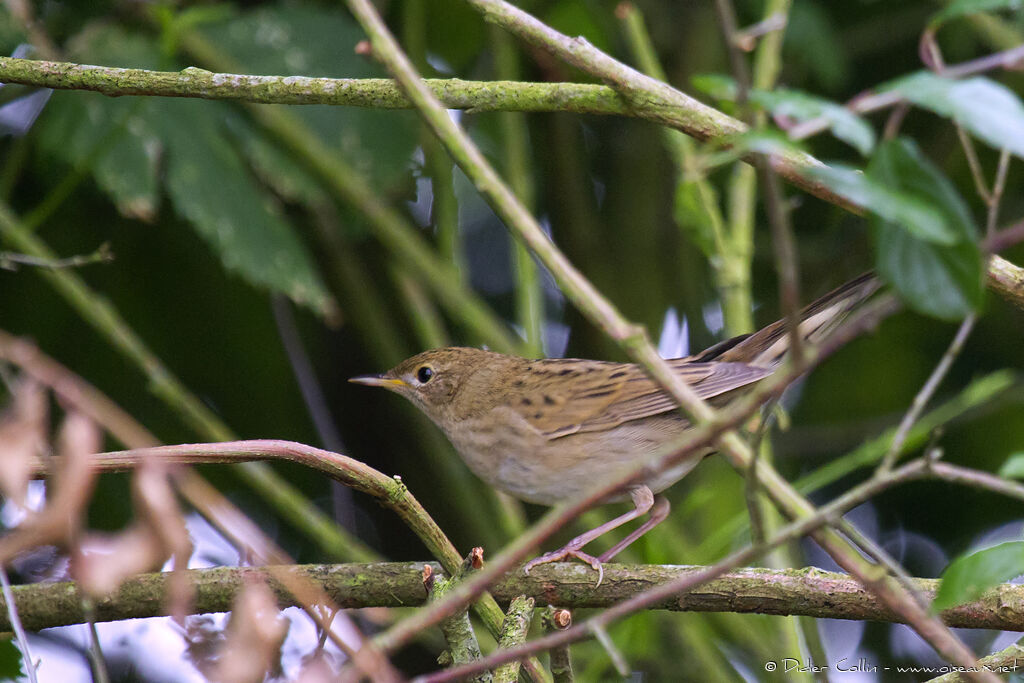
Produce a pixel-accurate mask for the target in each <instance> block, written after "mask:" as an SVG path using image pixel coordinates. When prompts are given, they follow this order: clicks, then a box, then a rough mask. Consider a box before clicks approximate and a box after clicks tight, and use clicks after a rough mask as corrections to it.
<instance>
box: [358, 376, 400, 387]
mask: <svg viewBox="0 0 1024 683" xmlns="http://www.w3.org/2000/svg"><path fill="white" fill-rule="evenodd" d="M349 382H352V383H353V384H365V385H366V386H368V387H384V388H385V389H388V388H392V387H395V388H397V387H407V386H409V385H408V384H406V383H405V382H403V381H402V380H400V379H398V378H396V377H388V376H387V375H359V376H358V377H352V378H350V379H349Z"/></svg>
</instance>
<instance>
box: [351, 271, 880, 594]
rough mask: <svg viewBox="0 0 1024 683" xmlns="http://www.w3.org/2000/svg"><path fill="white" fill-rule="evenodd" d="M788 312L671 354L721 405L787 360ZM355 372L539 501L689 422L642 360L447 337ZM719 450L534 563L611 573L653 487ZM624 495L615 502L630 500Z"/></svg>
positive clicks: (473, 465)
mask: <svg viewBox="0 0 1024 683" xmlns="http://www.w3.org/2000/svg"><path fill="white" fill-rule="evenodd" d="M878 286H879V285H878V281H877V280H876V279H875V277H874V276H873V275H871V274H870V273H869V274H865V275H862V276H860V277H859V278H857V279H855V280H852V281H850V282H848V283H846V284H845V285H843V286H841V287H839V288H838V289H835V290H833V291H832V292H830V293H828V294H826V295H825V296H823V297H821V298H820V299H818V300H817V301H815V302H813V303H812V304H810V305H809V306H807V307H806V308H804V309H803V310H802V311H801V312H800V326H799V330H800V337H801V338H802V339H803V340H804V341H807V342H815V341H818V340H819V339H821V338H823V337H825V336H826V335H827V334H828V333H829V332H831V331H832V330H833V329H835V327H836V326H838V324H839V323H840V322H841V321H842V320H843V319H844V318H845V317H846V315H847V314H848V313H849V312H850V311H851V310H852V309H853V308H854V307H855V306H857V305H858V304H859V303H861V302H862V301H863V300H864V299H866V298H867V297H868V296H870V295H871V294H872V293H873V292H874V291H875V290H876V289H877V288H878ZM789 342H790V336H789V333H788V331H787V328H786V323H785V321H782V320H780V321H778V322H775V323H773V324H771V325H769V326H768V327H765V328H764V329H762V330H760V331H758V332H755V333H753V334H749V335H743V336H739V337H735V338H733V339H729V340H727V341H724V342H721V343H719V344H716V345H715V346H712V347H711V348H709V349H707V350H705V351H702V352H701V353H698V354H696V355H694V356H688V357H686V358H677V359H675V360H670V361H668V363H669V364H670V365H671V366H672V367H673V368H674V369H675V370H676V371H677V372H678V373H679V375H680V376H681V377H682V378H683V379H684V380H686V382H688V383H689V384H690V386H691V387H692V388H693V389H694V391H696V392H697V394H698V395H699V396H700V397H701V398H703V399H705V400H708V401H710V402H711V403H712V404H713V405H722V404H724V403H728V401H729V400H730V399H732V398H733V397H735V396H736V395H738V393H740V392H742V391H743V390H744V389H747V390H749V388H750V387H751V386H752V385H753V384H754V383H756V382H757V381H758V380H761V379H763V378H765V377H767V376H768V375H770V374H772V372H773V371H774V370H775V369H776V368H778V367H779V365H780V364H781V362H782V360H783V358H784V357H785V355H786V352H787V351H788V349H789ZM349 381H351V382H355V383H358V384H366V385H370V386H379V387H384V388H385V389H389V390H390V391H394V392H395V393H398V394H401V395H402V396H404V397H405V398H407V399H409V400H410V401H412V402H413V403H414V404H415V405H416V406H417V407H418V408H419V409H420V410H422V411H423V412H424V413H426V414H427V416H428V417H429V418H430V419H431V420H433V421H434V424H436V425H437V426H438V427H440V428H441V430H442V431H444V433H445V435H447V437H448V439H449V440H450V441H451V442H452V445H454V446H455V449H456V450H457V451H458V453H459V455H460V456H462V459H463V460H465V461H466V464H467V465H469V467H470V469H471V470H473V472H475V473H476V474H477V476H479V477H480V478H481V479H483V480H484V481H486V482H487V483H488V484H490V485H491V486H494V487H495V488H498V489H500V490H502V491H504V492H506V493H509V494H511V495H513V496H515V497H516V498H520V499H522V500H525V501H528V502H531V503H539V504H541V505H555V504H556V503H558V502H561V501H564V500H567V499H570V498H573V497H576V496H581V495H583V494H585V493H586V492H587V491H588V490H590V489H592V488H593V487H594V486H595V484H596V483H599V482H601V481H606V480H608V478H610V477H612V476H614V475H615V474H616V473H617V472H618V471H619V470H621V469H622V468H624V467H626V466H629V465H630V464H632V463H634V462H636V461H637V460H640V459H644V458H647V457H649V456H651V455H652V454H653V453H655V452H656V451H658V450H659V448H660V447H661V446H662V445H664V444H665V443H667V442H668V441H670V440H673V439H675V438H676V437H678V436H679V435H680V434H681V433H682V432H684V431H685V430H686V429H689V428H690V422H689V421H688V420H687V419H686V418H685V417H684V416H683V415H682V414H680V412H679V410H678V408H677V405H676V402H675V401H674V400H673V399H672V398H671V397H670V396H669V395H668V394H666V393H665V392H663V391H662V390H661V389H660V388H659V387H658V385H657V384H656V383H655V382H653V381H652V380H651V379H650V378H649V377H648V376H647V375H646V374H645V373H644V371H643V369H641V368H640V367H639V366H638V365H634V364H632V363H610V362H606V361H596V360H583V359H577V358H560V359H555V358H546V359H540V360H527V359H525V358H520V357H518V356H508V355H505V354H500V353H494V352H492V351H484V350H481V349H472V348H443V349H434V350H432V351H425V352H423V353H420V354H418V355H416V356H413V357H412V358H408V359H406V360H404V361H402V362H401V363H399V364H398V365H397V366H395V367H394V368H392V369H391V370H389V371H387V372H386V373H384V374H382V375H365V376H361V377H353V378H352V379H351V380H349ZM710 452H711V449H710V448H708V449H705V450H704V451H703V452H700V453H695V454H693V457H690V458H688V459H686V460H684V461H683V462H681V463H679V464H678V465H675V466H674V467H672V468H671V469H669V470H666V471H664V472H661V473H660V474H657V475H655V476H653V477H651V478H649V479H647V480H645V481H640V482H636V483H634V484H633V485H632V486H631V487H630V488H629V490H628V493H629V496H630V497H631V498H632V501H633V505H634V509H633V510H631V511H630V512H627V513H626V514H624V515H621V516H619V517H617V518H615V519H613V520H611V521H609V522H607V523H605V524H602V525H601V526H599V527H597V528H595V529H592V530H590V531H588V532H586V533H584V534H581V535H580V536H577V537H576V538H574V539H573V540H572V541H570V542H569V543H568V544H566V545H565V546H564V547H563V548H561V549H559V550H556V551H554V552H551V553H547V554H545V555H542V556H540V557H538V558H536V559H534V560H532V561H530V562H529V563H527V565H526V567H525V570H526V571H527V572H529V570H530V568H531V567H533V566H535V565H537V564H540V563H543V562H553V561H556V560H561V559H564V558H566V557H576V558H578V559H580V560H583V561H585V562H587V563H589V564H590V565H591V566H593V567H594V569H595V570H597V571H598V574H599V578H598V583H600V576H601V575H603V571H602V569H601V563H602V562H607V561H608V560H610V559H611V558H612V557H614V556H615V555H616V554H617V553H618V552H620V551H621V550H622V549H623V548H625V547H626V546H628V545H629V544H630V543H632V542H633V541H635V540H636V539H637V538H639V537H640V536H642V535H643V534H644V533H646V532H647V531H649V530H650V529H651V528H653V527H654V526H656V525H657V524H658V523H660V522H661V521H662V520H664V519H665V517H666V516H667V515H668V511H669V504H668V500H667V499H665V498H664V497H662V496H657V497H656V496H655V495H654V494H656V493H660V492H661V491H663V490H665V489H666V488H668V487H669V486H671V485H672V484H674V483H675V482H677V481H679V480H680V479H682V478H683V476H685V475H686V473H687V472H689V471H690V470H691V469H693V467H694V466H696V464H697V463H698V462H699V461H700V459H701V458H702V457H703V456H704V455H707V454H709V453H710ZM624 497H625V494H621V495H619V496H617V497H612V498H609V499H608V501H606V502H612V501H615V500H621V499H623V498H624ZM646 513H650V516H649V518H648V519H647V521H646V522H644V524H642V525H641V526H640V527H638V528H637V529H636V530H635V531H633V532H632V533H630V534H629V535H628V536H626V538H624V539H623V540H622V541H620V542H619V543H617V544H616V545H615V546H614V547H612V548H611V549H610V550H608V551H606V552H605V553H603V554H602V555H601V556H600V557H593V556H592V555H589V554H587V553H585V552H583V550H582V548H583V546H585V545H586V544H587V543H589V542H590V541H592V540H594V539H595V538H597V537H598V536H601V535H602V534H604V533H605V532H607V531H610V530H611V529H614V528H616V527H618V526H621V525H622V524H625V523H626V522H629V521H630V520H633V519H636V518H638V517H640V516H642V515H644V514H646Z"/></svg>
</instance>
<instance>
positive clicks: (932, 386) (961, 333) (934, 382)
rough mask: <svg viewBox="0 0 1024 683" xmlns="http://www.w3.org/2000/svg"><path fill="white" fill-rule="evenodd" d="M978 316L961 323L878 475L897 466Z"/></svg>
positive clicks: (918, 395)
mask: <svg viewBox="0 0 1024 683" xmlns="http://www.w3.org/2000/svg"><path fill="white" fill-rule="evenodd" d="M977 319H978V316H977V314H976V313H973V312H972V313H969V314H968V315H967V317H966V318H964V320H963V322H962V323H960V327H959V328H958V329H957V331H956V334H955V335H953V341H952V342H950V344H949V348H947V349H946V352H945V353H944V354H942V358H940V359H939V362H938V363H937V364H936V365H935V369H934V370H932V373H931V375H929V376H928V380H927V381H926V382H925V383H924V386H922V387H921V390H920V391H919V392H917V394H916V395H915V396H914V400H913V402H912V403H911V404H910V409H909V410H907V412H906V414H905V415H904V416H903V419H902V420H900V425H899V427H898V428H897V429H896V434H894V435H893V437H892V443H891V444H890V445H889V450H887V451H886V452H885V455H884V456H883V457H882V462H881V463H880V464H879V465H878V473H879V474H884V473H886V472H888V471H889V470H891V469H892V467H893V465H895V464H896V458H898V457H899V454H900V452H901V451H902V449H903V442H904V441H906V439H907V435H908V434H909V433H910V429H911V427H913V426H914V423H915V422H917V419H918V418H919V417H920V416H921V413H922V412H923V411H924V409H925V406H926V405H928V401H930V400H931V398H932V396H934V395H935V391H936V389H938V388H939V384H940V383H941V382H942V379H943V378H944V377H945V376H946V373H947V372H949V368H950V367H952V365H953V361H954V360H955V359H956V357H957V356H958V355H959V354H960V350H961V349H962V348H963V346H964V342H966V341H967V337H968V335H970V333H971V330H972V329H974V323H975V322H976V321H977Z"/></svg>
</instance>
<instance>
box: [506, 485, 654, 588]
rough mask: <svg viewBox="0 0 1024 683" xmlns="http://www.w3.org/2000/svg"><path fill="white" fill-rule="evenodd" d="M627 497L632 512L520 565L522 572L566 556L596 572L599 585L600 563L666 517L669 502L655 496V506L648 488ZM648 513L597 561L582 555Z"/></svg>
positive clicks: (644, 487) (601, 568)
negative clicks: (599, 540)
mask: <svg viewBox="0 0 1024 683" xmlns="http://www.w3.org/2000/svg"><path fill="white" fill-rule="evenodd" d="M629 497H630V498H632V499H633V509H632V510H630V511H629V512H627V513H625V514H623V515H619V516H618V517H616V518H615V519H613V520H611V521H608V522H605V523H604V524H602V525H601V526H598V527H594V528H593V529H591V530H590V531H587V532H585V533H582V534H580V535H579V536H577V537H576V538H574V539H572V540H571V541H569V542H568V543H566V544H565V545H564V546H562V547H561V548H559V549H558V550H553V551H551V552H550V553H544V554H543V555H541V556H540V557H535V558H534V559H532V560H530V561H529V562H527V563H526V564H525V565H524V566H523V572H525V573H526V574H529V573H530V570H531V569H533V568H534V567H536V566H537V565H538V564H547V563H548V562H558V561H559V560H564V559H566V558H567V557H575V558H576V559H578V560H582V561H583V562H586V563H587V564H589V565H590V566H591V567H593V568H594V571H596V572H597V585H598V586H600V585H601V581H602V580H603V579H604V568H603V567H602V566H601V563H602V562H605V561H607V560H609V559H611V558H612V557H614V556H615V555H616V554H617V553H618V552H619V551H621V550H622V549H623V548H625V547H626V546H628V545H629V544H630V543H632V542H633V541H635V540H636V539H638V538H640V537H641V536H642V535H644V534H645V533H647V532H648V531H650V530H651V529H652V528H653V527H654V526H656V525H657V524H658V523H660V522H661V521H663V520H664V519H665V517H666V516H667V515H668V509H669V504H668V500H667V499H666V498H663V497H661V496H658V498H657V505H655V497H654V494H653V493H652V492H651V489H649V488H648V487H647V486H637V487H636V488H633V489H630V492H629ZM648 512H650V513H651V518H650V519H648V520H647V521H646V522H644V523H643V524H642V525H641V526H640V528H638V529H637V530H636V531H634V532H633V533H631V534H630V535H629V536H627V537H626V538H624V539H623V540H621V541H620V542H619V543H617V544H616V545H615V546H614V547H613V548H612V549H611V550H609V551H608V552H606V553H604V554H603V555H601V557H600V558H597V557H594V556H593V555H589V554H587V553H585V552H583V550H582V548H583V546H585V545H586V544H588V543H590V542H591V541H593V540H594V539H595V538H598V537H599V536H603V535H604V534H606V533H608V532H609V531H611V530H612V529H615V528H618V527H620V526H622V525H623V524H625V523H627V522H631V521H633V520H634V519H636V518H637V517H642V516H643V515H645V514H647V513H648Z"/></svg>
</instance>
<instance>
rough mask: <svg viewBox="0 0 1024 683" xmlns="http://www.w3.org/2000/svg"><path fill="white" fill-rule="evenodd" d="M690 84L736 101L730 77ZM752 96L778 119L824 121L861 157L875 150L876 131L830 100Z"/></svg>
mask: <svg viewBox="0 0 1024 683" xmlns="http://www.w3.org/2000/svg"><path fill="white" fill-rule="evenodd" d="M690 80H691V82H692V83H693V86H694V87H695V88H696V89H698V90H700V91H701V92H704V93H707V94H708V95H710V96H711V97H713V98H715V99H716V100H720V101H723V100H724V101H727V102H735V101H736V92H737V89H736V81H735V80H734V79H732V78H730V77H728V76H722V75H720V74H700V75H697V76H694V77H693V78H692V79H690ZM749 95H750V102H751V103H752V104H754V105H756V106H758V107H760V108H761V109H764V110H766V111H769V112H771V113H772V114H775V115H778V116H785V117H787V118H790V119H793V120H794V121H797V122H803V121H808V120H810V119H817V118H821V119H824V120H825V121H826V122H827V123H828V128H829V130H830V131H831V132H832V134H833V135H835V136H836V137H837V138H839V139H840V140H842V141H843V142H845V143H847V144H848V145H850V146H851V147H854V148H856V149H857V151H858V152H860V153H861V154H864V155H868V154H870V153H871V149H872V148H873V147H874V146H875V131H874V130H872V128H871V126H870V125H868V123H867V121H865V120H864V119H862V118H861V117H859V116H857V115H856V114H854V113H853V112H852V111H850V110H849V109H847V108H846V107H844V106H842V105H840V104H837V103H835V102H832V101H831V100H826V99H824V98H821V97H815V96H814V95H810V94H808V93H805V92H801V91H799V90H789V89H787V88H778V89H776V90H771V91H767V90H757V89H756V88H755V89H752V90H751V91H750V93H749Z"/></svg>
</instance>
